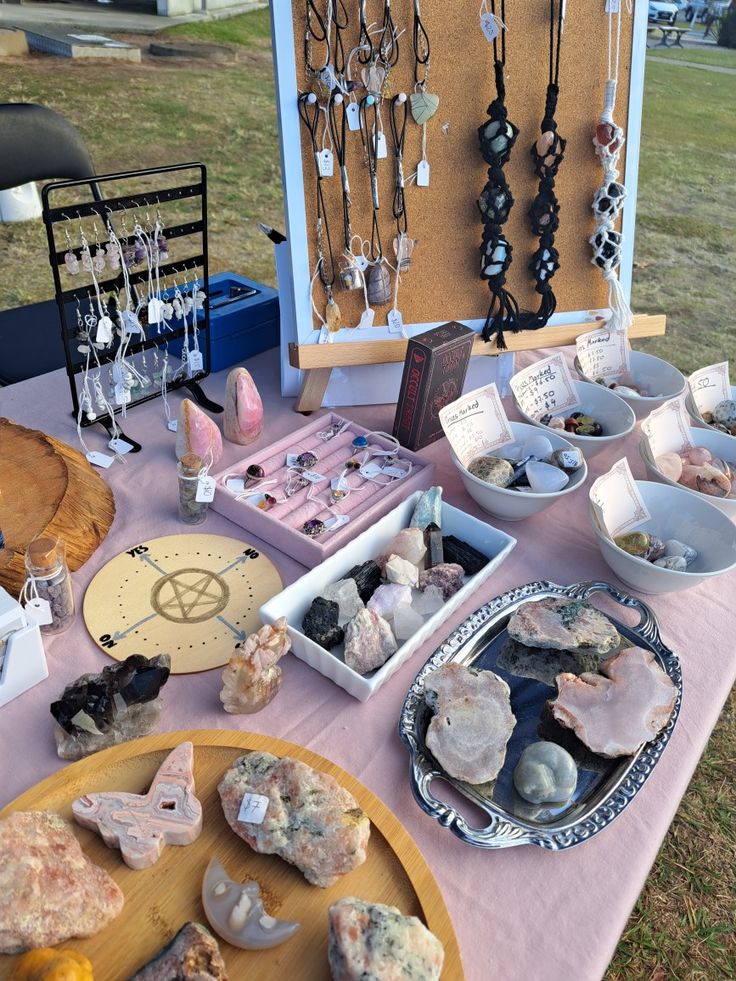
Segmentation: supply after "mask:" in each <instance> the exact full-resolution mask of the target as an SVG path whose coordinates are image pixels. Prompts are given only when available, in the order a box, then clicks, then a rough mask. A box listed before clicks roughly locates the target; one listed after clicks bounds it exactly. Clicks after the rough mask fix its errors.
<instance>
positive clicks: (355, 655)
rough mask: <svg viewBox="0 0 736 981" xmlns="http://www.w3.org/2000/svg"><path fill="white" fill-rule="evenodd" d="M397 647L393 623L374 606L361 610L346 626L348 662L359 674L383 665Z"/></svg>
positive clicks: (346, 657)
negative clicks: (373, 608) (377, 611)
mask: <svg viewBox="0 0 736 981" xmlns="http://www.w3.org/2000/svg"><path fill="white" fill-rule="evenodd" d="M396 649H397V644H396V638H395V637H394V634H393V631H392V630H391V626H390V624H388V623H387V622H386V621H385V620H384V619H383V617H380V616H379V615H378V614H377V613H375V612H374V611H373V610H367V609H366V610H360V611H359V612H358V613H357V614H356V615H355V617H353V619H352V620H351V621H350V623H349V624H348V625H347V627H346V628H345V663H346V664H347V666H348V667H349V668H352V669H353V671H357V673H358V674H368V672H369V671H375V669H376V668H380V667H381V665H382V664H385V663H386V661H387V660H388V659H389V658H390V657H391V655H392V654H394V653H395V651H396Z"/></svg>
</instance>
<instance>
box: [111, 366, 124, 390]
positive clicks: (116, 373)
mask: <svg viewBox="0 0 736 981" xmlns="http://www.w3.org/2000/svg"><path fill="white" fill-rule="evenodd" d="M112 380H113V381H114V382H115V384H116V385H117V384H119V383H120V382H121V381H122V380H123V369H122V368H121V367H120V365H119V364H118V362H117V361H116V362H115V363H114V364H113V366H112Z"/></svg>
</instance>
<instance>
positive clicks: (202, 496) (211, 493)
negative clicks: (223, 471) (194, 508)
mask: <svg viewBox="0 0 736 981" xmlns="http://www.w3.org/2000/svg"><path fill="white" fill-rule="evenodd" d="M214 499H215V478H214V477H200V478H199V480H198V481H197V493H196V494H195V495H194V500H195V501H197V502H198V503H199V504H209V503H210V501H214Z"/></svg>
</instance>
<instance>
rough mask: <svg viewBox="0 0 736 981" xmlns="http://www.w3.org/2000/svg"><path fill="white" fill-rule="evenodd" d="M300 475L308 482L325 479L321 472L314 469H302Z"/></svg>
mask: <svg viewBox="0 0 736 981" xmlns="http://www.w3.org/2000/svg"><path fill="white" fill-rule="evenodd" d="M299 476H300V477H304V479H305V480H308V481H309V483H310V484H320V483H322V481H323V480H327V477H323V476H322V474H321V473H317V471H316V470H302V472H301V474H300V475H299Z"/></svg>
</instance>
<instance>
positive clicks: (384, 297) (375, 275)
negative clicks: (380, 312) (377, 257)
mask: <svg viewBox="0 0 736 981" xmlns="http://www.w3.org/2000/svg"><path fill="white" fill-rule="evenodd" d="M390 299H391V277H390V276H389V274H388V269H387V268H386V263H385V262H384V261H383V259H381V261H380V262H379V263H378V264H377V265H375V266H374V267H373V268H372V269H371V271H370V275H369V276H368V302H369V303H375V304H376V305H377V306H381V304H382V303H388V301H389V300H390Z"/></svg>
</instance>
